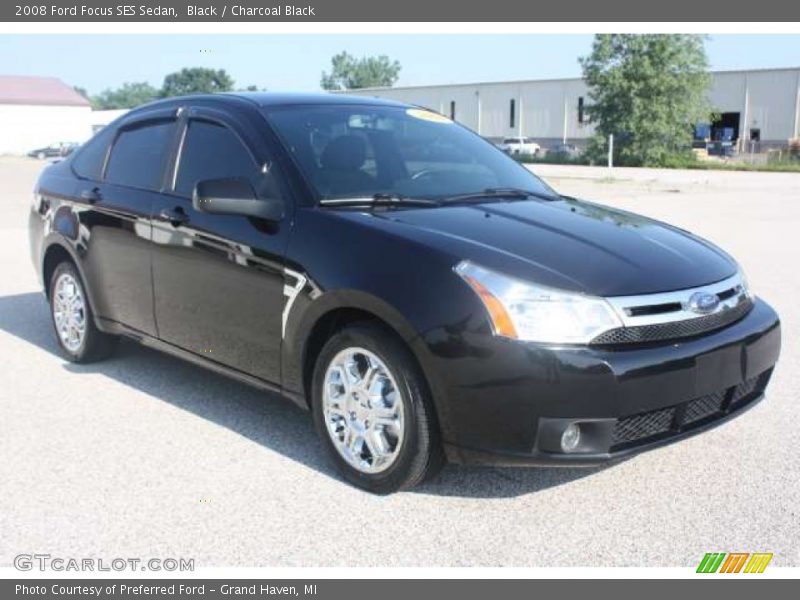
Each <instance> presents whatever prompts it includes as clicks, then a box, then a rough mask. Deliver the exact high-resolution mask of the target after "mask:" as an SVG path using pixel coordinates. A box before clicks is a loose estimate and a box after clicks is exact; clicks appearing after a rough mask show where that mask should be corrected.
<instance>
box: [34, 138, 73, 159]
mask: <svg viewBox="0 0 800 600" xmlns="http://www.w3.org/2000/svg"><path fill="white" fill-rule="evenodd" d="M77 147H78V144H76V143H75V142H56V143H55V144H50V145H49V146H45V147H44V148H36V149H35V150H31V151H30V152H28V156H31V157H33V158H38V159H39V160H44V159H45V158H53V157H61V158H63V157H64V156H69V155H70V154H72V153H73V152H74V151H75V149H76V148H77Z"/></svg>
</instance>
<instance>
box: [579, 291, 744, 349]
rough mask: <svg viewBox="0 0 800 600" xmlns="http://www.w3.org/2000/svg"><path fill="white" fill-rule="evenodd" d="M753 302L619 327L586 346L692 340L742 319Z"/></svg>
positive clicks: (599, 336) (602, 334)
mask: <svg viewBox="0 0 800 600" xmlns="http://www.w3.org/2000/svg"><path fill="white" fill-rule="evenodd" d="M751 308H753V302H752V300H750V299H749V298H748V299H746V300H743V301H742V302H740V303H739V304H737V305H736V306H735V307H733V308H729V309H727V310H723V311H720V312H718V313H714V314H713V315H706V316H704V317H695V318H694V319H686V320H683V321H672V322H668V323H657V324H654V325H639V326H636V327H619V328H617V329H611V330H610V331H606V332H605V333H601V334H600V335H598V336H597V337H596V338H594V339H593V340H592V341H591V342H590V343H591V344H592V345H595V346H609V345H617V344H642V343H647V342H662V341H666V340H675V339H680V338H687V337H692V336H695V335H700V334H703V333H708V332H709V331H714V330H715V329H722V328H723V327H727V326H728V325H732V324H733V323H735V322H736V321H738V320H739V319H741V318H742V317H744V316H745V315H746V314H747V313H748V312H750V309H751Z"/></svg>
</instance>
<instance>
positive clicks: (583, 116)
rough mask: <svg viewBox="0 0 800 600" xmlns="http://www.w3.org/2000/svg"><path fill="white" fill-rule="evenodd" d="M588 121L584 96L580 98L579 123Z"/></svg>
mask: <svg viewBox="0 0 800 600" xmlns="http://www.w3.org/2000/svg"><path fill="white" fill-rule="evenodd" d="M585 122H586V114H585V110H584V105H583V96H580V97H579V98H578V123H580V124H581V125H583V124H584V123H585Z"/></svg>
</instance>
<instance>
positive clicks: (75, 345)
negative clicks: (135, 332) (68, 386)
mask: <svg viewBox="0 0 800 600" xmlns="http://www.w3.org/2000/svg"><path fill="white" fill-rule="evenodd" d="M49 301H50V319H51V321H52V323H53V329H54V330H55V334H56V341H57V342H58V347H59V349H60V351H61V354H62V355H63V356H64V358H66V359H67V360H69V361H71V362H75V363H91V362H97V361H100V360H103V359H105V358H108V357H109V356H111V355H112V354H113V353H114V349H115V348H116V346H117V342H118V338H117V336H113V335H108V334H106V333H103V332H102V331H100V330H99V329H97V327H96V326H95V324H94V314H93V313H92V309H91V306H90V305H89V296H88V295H87V293H86V287H85V285H84V283H83V281H82V279H81V277H80V274H79V273H78V270H77V269H76V268H75V265H74V264H72V263H71V262H69V261H64V262H62V263H60V264H59V265H58V266H57V267H56V268H55V270H54V271H53V275H52V277H51V278H50V297H49ZM67 306H71V307H74V308H73V309H66V307H67ZM81 325H82V327H81Z"/></svg>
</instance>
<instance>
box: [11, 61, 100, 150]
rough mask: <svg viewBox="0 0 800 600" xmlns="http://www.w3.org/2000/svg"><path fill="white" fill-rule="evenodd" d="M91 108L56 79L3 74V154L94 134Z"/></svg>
mask: <svg viewBox="0 0 800 600" xmlns="http://www.w3.org/2000/svg"><path fill="white" fill-rule="evenodd" d="M91 115H92V108H91V106H90V104H89V101H88V100H87V99H86V98H84V97H83V96H81V95H80V94H79V93H78V92H76V91H75V90H74V89H72V87H70V86H69V85H67V84H66V83H64V82H63V81H61V80H59V79H56V78H54V77H23V76H16V75H0V154H26V153H28V152H30V151H31V150H33V149H34V148H41V147H43V146H49V145H51V144H56V143H59V142H76V143H81V142H84V141H86V140H87V139H89V137H90V136H91V135H92V127H91Z"/></svg>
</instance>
